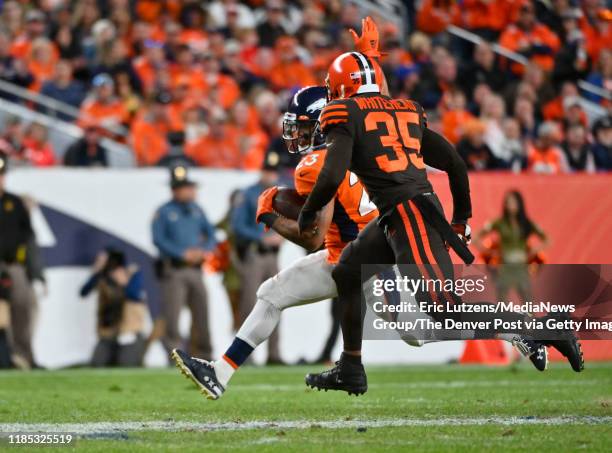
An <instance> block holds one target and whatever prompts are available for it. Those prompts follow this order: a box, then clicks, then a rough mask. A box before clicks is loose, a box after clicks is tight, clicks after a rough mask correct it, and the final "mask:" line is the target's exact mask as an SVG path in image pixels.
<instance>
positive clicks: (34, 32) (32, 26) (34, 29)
mask: <svg viewBox="0 0 612 453" xmlns="http://www.w3.org/2000/svg"><path fill="white" fill-rule="evenodd" d="M46 23H47V18H46V16H45V13H43V12H42V11H41V10H39V9H31V10H29V11H28V12H27V13H26V16H25V28H24V30H23V32H22V33H21V34H20V35H19V36H17V38H15V39H14V40H13V43H12V45H11V55H13V56H14V57H15V58H21V59H24V58H27V57H28V56H29V55H30V50H31V47H32V43H33V42H34V40H36V39H38V38H43V37H44V36H45V31H46Z"/></svg>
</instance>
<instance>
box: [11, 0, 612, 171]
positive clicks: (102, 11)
mask: <svg viewBox="0 0 612 453" xmlns="http://www.w3.org/2000/svg"><path fill="white" fill-rule="evenodd" d="M1 3H2V13H1V16H0V78H2V79H4V80H6V81H9V82H12V83H14V84H16V85H19V86H21V87H25V88H27V89H29V90H32V91H36V92H40V93H41V94H44V95H46V96H48V97H50V98H53V99H56V100H59V101H62V102H64V103H67V104H69V105H71V106H73V107H74V108H76V109H78V110H79V114H78V118H77V120H76V121H77V123H78V124H79V125H80V126H81V127H83V129H84V130H85V131H86V133H85V136H84V137H83V138H82V139H79V141H78V142H76V143H75V144H73V145H72V146H71V147H70V149H69V151H68V152H66V150H54V149H53V146H52V145H51V143H50V142H49V140H48V138H47V136H48V131H47V130H46V128H45V127H44V126H43V125H41V124H38V123H33V124H22V123H21V122H20V121H19V120H16V119H12V120H10V121H9V122H8V123H7V124H6V126H5V128H4V131H2V134H1V137H0V150H2V151H4V152H5V153H7V154H8V155H9V156H10V157H11V159H12V160H16V161H21V162H22V163H25V164H31V165H35V166H48V165H56V164H59V163H61V161H63V162H64V163H65V164H66V165H78V166H90V165H107V158H106V156H105V151H104V149H102V148H101V147H100V146H99V143H98V142H99V140H100V137H101V136H104V135H107V136H108V135H109V134H110V135H111V136H112V137H113V138H115V139H117V140H120V141H123V142H125V143H127V144H128V145H129V146H130V147H131V149H133V152H134V155H135V157H136V160H137V162H138V164H139V165H141V166H149V165H157V164H159V163H160V162H164V159H165V158H167V155H168V153H170V152H176V149H179V150H181V152H184V155H185V157H186V158H187V159H188V160H189V161H190V162H191V163H192V164H193V165H197V166H202V167H213V168H238V169H259V168H261V166H262V162H263V159H264V156H265V154H266V152H267V151H268V150H270V149H273V150H277V151H278V150H281V151H282V148H283V143H282V140H281V139H280V121H281V114H282V110H283V109H284V106H285V105H286V102H287V99H288V98H289V96H290V94H291V93H293V92H295V90H296V89H298V88H300V87H303V86H306V85H312V84H318V83H319V84H320V83H323V80H324V76H325V73H326V69H327V67H328V65H329V64H330V62H331V61H332V60H333V58H334V57H335V56H337V55H338V54H339V53H341V52H344V51H348V50H352V49H353V40H352V37H351V34H350V33H349V31H348V29H349V28H351V27H352V28H354V29H356V30H359V21H360V19H361V17H362V16H363V14H362V12H361V11H360V9H359V7H358V6H357V5H356V4H353V3H351V2H350V1H341V0H328V1H299V0H266V1H264V0H244V1H237V0H216V1H202V0H200V1H191V0H184V1H180V0H164V1H161V0H159V1H157V0H155V1H152V0H40V1H23V0H21V1H16V0H9V1H3V2H1ZM404 3H405V4H406V6H407V10H408V11H409V12H412V13H413V14H410V15H409V17H410V19H411V20H410V22H411V23H410V24H408V25H407V27H408V34H402V31H401V30H400V29H399V28H398V27H397V26H396V25H394V24H392V23H390V22H385V21H384V20H382V18H380V17H379V18H376V15H375V16H374V17H375V19H378V20H377V22H378V23H379V24H380V25H381V48H382V50H383V51H385V52H386V56H385V57H384V58H382V61H381V63H382V65H383V69H384V71H385V74H386V76H387V78H388V82H389V87H390V91H391V93H392V94H393V95H396V96H402V97H409V98H413V99H415V100H417V101H418V102H420V103H421V104H422V105H423V106H424V107H425V108H426V109H427V111H428V115H429V122H430V127H432V128H434V129H437V130H439V131H441V132H442V133H443V134H444V135H445V136H446V137H447V138H448V139H449V140H450V141H452V142H453V143H454V144H456V146H457V149H458V150H459V152H460V153H461V155H462V156H463V157H464V159H465V160H466V163H467V164H468V167H469V168H470V169H471V170H474V171H477V170H491V169H512V170H513V171H534V172H542V173H558V172H568V171H597V170H600V171H602V170H603V171H605V170H610V169H612V120H611V117H610V114H611V112H612V103H611V101H610V100H609V99H606V97H605V96H599V95H596V94H593V93H592V92H581V90H580V89H579V87H578V85H577V82H578V81H579V80H582V79H584V80H587V81H588V82H590V83H591V84H593V85H595V86H597V87H599V88H601V89H602V90H604V91H607V92H608V93H609V92H610V90H611V89H612V13H611V11H610V9H607V8H608V7H609V5H606V4H605V1H604V0H551V1H539V0H463V1H461V2H456V1H454V0H423V1H421V2H418V1H416V0H404ZM451 24H452V25H457V26H459V27H462V28H465V29H467V30H469V31H471V32H473V33H475V34H477V35H479V36H481V37H482V38H484V39H485V40H486V41H485V42H483V43H481V44H478V45H475V46H474V45H472V44H469V43H467V42H466V41H462V40H460V39H458V38H454V37H452V36H451V35H449V34H448V33H446V32H445V30H446V28H447V26H448V25H451ZM495 42H497V43H499V44H501V45H502V46H503V47H505V48H507V49H509V50H511V51H514V52H516V53H518V54H520V55H522V56H523V57H525V58H526V59H528V61H529V63H528V64H527V65H521V64H518V63H515V62H513V61H510V60H507V59H505V58H502V57H499V56H498V55H496V54H495V53H494V52H493V49H492V45H491V44H492V43H495ZM2 96H3V97H5V98H9V99H11V100H14V99H12V98H11V95H10V93H5V92H3V94H2ZM581 97H582V99H581ZM584 99H587V100H588V101H590V102H593V103H595V104H598V105H599V106H600V107H602V109H603V111H604V112H607V113H604V114H603V115H601V116H599V117H593V116H592V115H591V117H590V118H589V117H587V114H586V112H585V109H584ZM64 115H65V114H63V113H60V116H61V117H62V119H67V120H70V118H68V117H64ZM58 151H61V152H58ZM279 154H280V155H283V156H284V155H285V154H286V153H284V152H281V153H279ZM60 156H62V157H61V158H60ZM294 163H295V162H293V161H291V160H287V162H286V166H287V167H290V166H292V165H293V164H294Z"/></svg>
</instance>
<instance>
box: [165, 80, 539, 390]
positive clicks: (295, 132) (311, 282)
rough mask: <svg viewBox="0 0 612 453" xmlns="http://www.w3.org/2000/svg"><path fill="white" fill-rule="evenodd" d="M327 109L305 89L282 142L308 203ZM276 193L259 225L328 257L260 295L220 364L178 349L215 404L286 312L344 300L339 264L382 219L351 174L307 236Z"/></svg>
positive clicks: (316, 90) (289, 272) (292, 107)
mask: <svg viewBox="0 0 612 453" xmlns="http://www.w3.org/2000/svg"><path fill="white" fill-rule="evenodd" d="M325 102H326V89H325V88H324V87H318V86H317V87H307V88H304V89H302V90H300V91H299V92H297V93H296V94H295V95H294V96H293V98H292V100H291V102H290V103H289V107H288V110H287V112H286V113H285V116H284V120H283V138H284V139H285V143H286V145H287V148H288V150H289V151H290V152H299V153H301V154H303V155H304V157H303V158H302V160H301V161H300V163H299V164H298V165H297V167H296V169H295V185H296V190H297V192H298V193H299V194H300V195H302V196H304V197H305V196H307V195H308V194H309V193H310V191H311V190H312V188H313V187H314V184H315V182H316V180H317V177H318V174H319V172H320V170H321V168H322V166H323V162H324V160H325V153H326V149H325V141H324V137H323V136H322V134H321V133H320V130H319V116H320V114H321V110H322V109H323V107H324V106H325ZM277 191H278V188H276V187H272V188H270V189H268V190H266V191H265V192H263V193H262V194H261V195H260V197H259V203H258V210H257V214H256V215H257V221H258V222H260V223H263V224H264V225H265V226H266V228H272V229H274V230H275V231H277V232H278V233H279V234H281V235H282V236H283V237H285V238H286V239H288V240H290V241H292V242H294V243H296V244H298V245H301V246H303V247H304V248H305V249H307V250H309V251H315V250H319V249H320V248H321V246H322V245H323V244H325V249H323V250H320V251H316V252H314V253H312V254H310V255H307V256H304V257H303V258H300V259H299V260H297V261H295V262H294V263H293V264H292V265H291V266H289V267H287V268H285V269H284V270H282V271H281V272H279V273H278V274H277V275H275V276H274V277H272V278H270V279H268V280H266V281H265V282H264V283H263V284H262V285H261V286H260V287H259V290H258V291H257V303H256V304H255V306H254V307H253V310H252V311H251V313H250V314H249V316H248V317H247V319H246V320H245V321H244V323H243V324H242V326H241V327H240V329H239V330H238V333H237V334H236V337H235V338H234V340H233V342H232V344H231V345H230V346H229V348H228V349H227V351H226V352H225V354H224V355H223V356H222V357H221V358H219V359H218V360H216V361H212V362H209V361H206V360H203V359H200V358H197V357H191V356H189V355H188V354H187V353H186V352H184V351H181V350H178V349H175V350H174V351H173V352H172V358H173V359H174V361H175V362H176V364H177V366H178V367H179V368H180V369H181V371H182V372H183V374H185V375H186V376H187V377H188V378H190V379H191V380H192V381H193V382H194V383H195V384H196V385H197V386H198V387H199V389H200V390H201V392H202V393H203V394H204V395H206V396H207V397H208V398H209V399H218V398H219V397H220V396H221V395H222V394H223V393H224V392H225V389H226V388H227V386H228V383H229V380H230V378H231V377H232V375H233V374H234V372H235V371H236V370H237V369H238V368H239V367H240V366H241V365H242V364H243V363H244V362H245V361H246V360H247V358H248V357H249V356H250V354H251V353H252V352H253V350H254V349H255V348H256V347H257V346H259V345H260V344H261V343H263V342H264V341H265V340H267V339H268V338H269V336H270V335H271V334H272V332H273V331H274V329H275V328H276V326H277V325H278V323H279V322H280V316H281V312H282V311H283V310H284V309H286V308H289V307H295V306H298V305H304V304H310V303H314V302H319V301H323V300H327V299H331V298H334V297H336V296H337V289H336V283H335V281H334V280H333V278H332V270H333V267H334V264H335V263H336V262H337V261H338V259H339V257H340V254H341V252H342V250H343V249H344V247H345V246H346V245H347V244H348V243H350V242H351V241H353V240H354V239H355V238H356V237H357V235H358V233H359V231H361V230H362V229H364V228H367V225H368V224H370V223H371V221H372V220H373V219H375V218H376V217H377V215H378V211H377V209H376V206H374V205H373V204H372V203H371V202H370V199H369V197H368V195H367V193H366V192H365V190H364V188H363V186H362V185H361V183H360V182H359V180H358V178H357V177H356V176H355V175H354V174H353V173H351V172H347V174H346V176H345V178H344V180H343V182H342V184H341V185H340V187H339V188H338V191H337V193H336V195H335V197H334V199H333V200H332V201H331V202H330V203H329V204H328V205H327V206H326V207H325V208H324V209H323V210H322V213H321V214H320V216H319V218H318V221H317V226H316V228H315V229H313V230H312V231H309V232H302V233H300V232H299V229H298V225H297V222H296V221H294V220H291V219H287V218H284V217H280V216H279V215H278V214H276V213H275V212H274V210H273V208H272V200H273V199H274V196H275V195H276V193H277ZM372 225H375V224H374V223H371V226H372ZM383 262H385V261H383ZM386 262H390V261H386ZM402 316H403V319H404V320H410V319H408V318H414V319H416V318H422V317H423V316H426V315H424V314H422V313H406V314H403V315H402ZM401 338H402V339H403V340H404V341H405V342H407V343H408V344H411V345H413V346H421V345H422V344H424V343H427V342H430V341H440V340H443V339H442V338H438V339H429V340H425V341H423V340H419V339H418V338H417V337H416V336H415V335H411V334H410V332H408V333H407V332H402V333H401ZM545 361H546V358H544V362H545ZM544 366H545V363H544Z"/></svg>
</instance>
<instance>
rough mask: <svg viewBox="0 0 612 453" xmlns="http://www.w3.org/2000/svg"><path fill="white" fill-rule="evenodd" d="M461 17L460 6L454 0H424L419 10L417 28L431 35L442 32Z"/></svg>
mask: <svg viewBox="0 0 612 453" xmlns="http://www.w3.org/2000/svg"><path fill="white" fill-rule="evenodd" d="M459 19H460V10H459V6H458V5H457V4H456V3H455V1H454V0H424V1H423V3H421V7H420V8H419V10H418V13H417V18H416V21H417V22H416V23H417V28H418V29H419V30H421V31H423V32H425V33H428V34H430V35H436V34H438V33H442V32H443V31H445V30H446V27H448V26H449V25H451V24H456V23H458V22H459Z"/></svg>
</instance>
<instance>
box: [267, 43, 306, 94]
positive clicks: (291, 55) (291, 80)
mask: <svg viewBox="0 0 612 453" xmlns="http://www.w3.org/2000/svg"><path fill="white" fill-rule="evenodd" d="M276 56H277V63H276V65H274V67H273V69H272V72H271V74H270V81H271V82H272V85H273V86H274V87H276V88H277V89H280V90H282V89H291V88H298V87H305V86H309V85H315V84H316V80H315V78H314V76H313V75H312V72H311V71H310V69H308V68H307V67H306V65H305V64H304V63H302V61H301V60H300V59H299V57H298V55H297V41H296V40H295V38H293V37H292V36H283V37H281V38H279V39H278V41H277V42H276Z"/></svg>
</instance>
